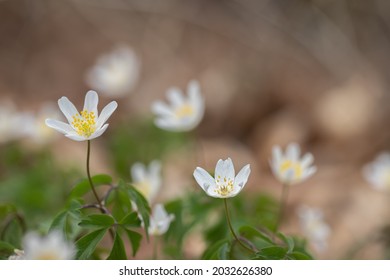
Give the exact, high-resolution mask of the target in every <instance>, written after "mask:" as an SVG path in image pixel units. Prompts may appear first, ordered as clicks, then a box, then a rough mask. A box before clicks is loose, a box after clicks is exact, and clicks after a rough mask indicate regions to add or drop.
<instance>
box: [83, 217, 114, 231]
mask: <svg viewBox="0 0 390 280" xmlns="http://www.w3.org/2000/svg"><path fill="white" fill-rule="evenodd" d="M114 224H115V220H114V219H113V218H112V217H111V216H109V215H106V214H92V215H89V216H87V218H86V219H84V220H82V221H81V222H80V223H79V225H80V226H83V227H97V228H110V227H111V226H112V225H114Z"/></svg>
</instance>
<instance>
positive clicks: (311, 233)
mask: <svg viewBox="0 0 390 280" xmlns="http://www.w3.org/2000/svg"><path fill="white" fill-rule="evenodd" d="M298 216H299V221H300V225H301V229H302V231H303V233H304V235H305V236H306V237H307V238H308V239H309V241H310V243H311V244H312V245H313V247H314V248H315V249H316V250H317V251H323V250H325V249H326V247H327V241H328V238H329V235H330V233H331V229H330V227H329V225H328V224H326V223H325V221H324V214H323V212H322V211H321V210H320V209H317V208H311V207H308V206H306V205H304V206H301V207H300V208H299V209H298Z"/></svg>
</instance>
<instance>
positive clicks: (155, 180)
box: [131, 160, 161, 203]
mask: <svg viewBox="0 0 390 280" xmlns="http://www.w3.org/2000/svg"><path fill="white" fill-rule="evenodd" d="M131 177H132V178H133V184H134V186H135V187H136V188H137V189H138V191H139V192H140V193H141V194H142V195H143V196H144V197H145V198H146V199H147V200H148V202H149V203H151V202H152V201H153V200H154V199H155V197H156V195H157V193H158V191H159V190H160V187H161V163H160V162H159V161H158V160H154V161H152V162H151V163H150V164H149V166H148V167H147V166H145V165H143V164H142V163H139V162H137V163H135V164H133V166H132V167H131Z"/></svg>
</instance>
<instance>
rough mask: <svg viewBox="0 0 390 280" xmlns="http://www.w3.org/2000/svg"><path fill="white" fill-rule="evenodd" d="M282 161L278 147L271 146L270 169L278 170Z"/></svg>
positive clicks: (280, 150)
mask: <svg viewBox="0 0 390 280" xmlns="http://www.w3.org/2000/svg"><path fill="white" fill-rule="evenodd" d="M282 159H283V153H282V149H281V148H280V147H279V146H273V147H272V164H271V167H273V168H275V171H276V170H277V169H278V168H279V165H280V163H281V162H282Z"/></svg>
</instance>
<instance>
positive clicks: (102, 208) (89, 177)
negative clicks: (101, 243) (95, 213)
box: [87, 140, 115, 240]
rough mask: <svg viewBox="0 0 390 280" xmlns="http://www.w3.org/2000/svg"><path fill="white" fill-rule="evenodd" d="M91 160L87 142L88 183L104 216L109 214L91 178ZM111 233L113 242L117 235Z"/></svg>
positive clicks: (89, 146)
mask: <svg viewBox="0 0 390 280" xmlns="http://www.w3.org/2000/svg"><path fill="white" fill-rule="evenodd" d="M90 158H91V140H87V177H88V181H89V184H90V185H91V189H92V192H93V195H94V196H95V198H96V201H97V203H98V205H99V209H100V211H101V212H102V213H103V214H107V213H106V211H105V210H104V209H106V208H105V207H104V205H103V204H102V202H101V201H100V199H99V196H98V194H97V192H96V188H95V186H94V184H93V181H92V177H91V172H90V170H89V161H90ZM109 232H110V235H111V238H112V240H115V234H114V232H113V230H112V229H111V228H110V230H109Z"/></svg>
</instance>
